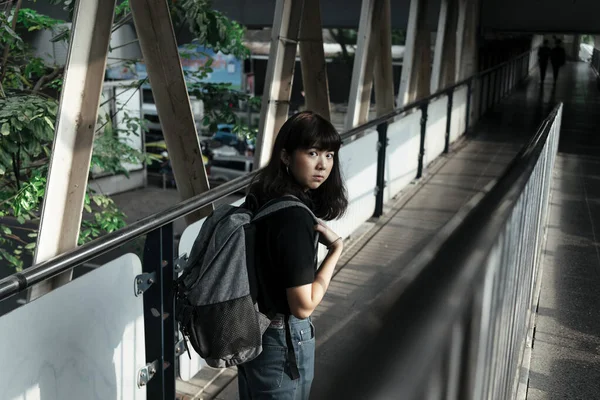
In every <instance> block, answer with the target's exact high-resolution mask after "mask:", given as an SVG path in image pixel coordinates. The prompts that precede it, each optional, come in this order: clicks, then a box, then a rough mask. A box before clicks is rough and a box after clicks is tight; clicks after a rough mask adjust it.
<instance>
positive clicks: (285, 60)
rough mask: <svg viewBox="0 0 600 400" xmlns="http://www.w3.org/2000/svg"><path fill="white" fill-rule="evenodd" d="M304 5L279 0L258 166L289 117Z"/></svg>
mask: <svg viewBox="0 0 600 400" xmlns="http://www.w3.org/2000/svg"><path fill="white" fill-rule="evenodd" d="M303 8H304V0H277V3H276V5H275V15H274V17H273V29H272V36H271V50H270V53H269V62H268V64H267V74H266V78H265V90H264V92H263V98H262V107H261V112H260V123H259V129H258V137H257V139H256V154H255V156H254V166H255V169H256V168H259V167H264V166H265V165H266V164H267V163H268V162H269V158H270V157H271V150H272V149H273V143H274V142H275V137H276V136H277V132H279V129H280V128H281V126H282V125H283V123H284V122H285V120H286V119H287V117H288V111H289V103H290V96H291V94H292V81H293V78H294V67H295V63H296V51H297V47H298V37H299V33H300V22H301V20H302V11H303Z"/></svg>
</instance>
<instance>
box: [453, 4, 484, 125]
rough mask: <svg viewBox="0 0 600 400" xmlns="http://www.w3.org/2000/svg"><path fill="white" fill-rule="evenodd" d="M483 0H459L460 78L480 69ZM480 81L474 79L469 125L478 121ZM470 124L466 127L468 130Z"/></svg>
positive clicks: (464, 77)
mask: <svg viewBox="0 0 600 400" xmlns="http://www.w3.org/2000/svg"><path fill="white" fill-rule="evenodd" d="M480 6H481V0H459V14H458V33H459V36H458V46H457V47H458V52H457V57H458V64H457V70H458V71H457V75H458V78H457V79H458V80H459V81H460V80H463V79H466V78H468V77H469V76H472V75H474V74H475V73H476V72H477V70H478V62H477V61H478V54H477V33H478V27H479V20H480V12H479V10H480ZM479 85H481V82H480V81H474V82H473V86H472V87H471V93H472V95H471V102H470V108H468V110H469V114H470V115H469V116H468V122H469V126H471V125H473V124H474V123H475V122H477V119H478V112H477V110H479V102H480V101H481V99H480V98H479V94H480V90H479V88H480V86H479ZM469 126H466V127H465V129H466V130H467V131H468V130H469Z"/></svg>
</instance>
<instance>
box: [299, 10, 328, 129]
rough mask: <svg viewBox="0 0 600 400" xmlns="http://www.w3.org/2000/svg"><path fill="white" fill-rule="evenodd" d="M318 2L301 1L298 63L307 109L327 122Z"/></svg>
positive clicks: (324, 64) (324, 66) (325, 73)
mask: <svg viewBox="0 0 600 400" xmlns="http://www.w3.org/2000/svg"><path fill="white" fill-rule="evenodd" d="M319 3H320V1H319V0H304V12H303V13H302V23H301V27H300V62H301V66H302V83H303V85H304V94H305V98H306V108H307V109H308V110H311V111H314V112H316V113H317V114H319V115H320V116H322V117H323V118H326V119H328V120H329V119H331V111H330V106H329V84H328V82H327V64H326V63H325V51H324V49H323V29H322V23H321V7H320V4H319Z"/></svg>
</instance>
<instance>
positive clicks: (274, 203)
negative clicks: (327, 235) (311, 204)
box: [252, 195, 319, 223]
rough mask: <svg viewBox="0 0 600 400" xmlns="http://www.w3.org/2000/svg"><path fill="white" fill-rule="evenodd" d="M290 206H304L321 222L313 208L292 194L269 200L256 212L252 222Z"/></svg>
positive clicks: (316, 220)
mask: <svg viewBox="0 0 600 400" xmlns="http://www.w3.org/2000/svg"><path fill="white" fill-rule="evenodd" d="M289 207H300V208H304V209H305V210H306V211H308V212H309V214H310V215H311V216H312V218H313V220H314V221H315V222H316V223H318V222H319V220H318V219H317V217H316V216H315V214H314V213H313V212H312V210H311V209H310V208H308V206H307V205H306V204H304V203H303V202H301V201H300V199H298V198H297V197H295V196H291V195H288V196H284V198H279V199H274V200H271V201H269V202H268V203H267V204H265V205H264V206H262V207H261V208H260V209H259V210H258V211H257V212H256V214H254V218H252V222H257V221H259V220H262V219H264V218H266V217H267V216H269V215H271V214H273V213H275V212H277V211H280V210H283V209H285V208H289Z"/></svg>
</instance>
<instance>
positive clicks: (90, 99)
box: [28, 0, 115, 301]
mask: <svg viewBox="0 0 600 400" xmlns="http://www.w3.org/2000/svg"><path fill="white" fill-rule="evenodd" d="M114 9H115V0H106V1H105V0H79V1H78V2H77V5H76V7H75V12H74V14H73V15H74V16H73V27H72V30H71V40H70V42H69V43H70V45H69V56H68V60H67V65H66V68H65V78H64V84H63V90H62V93H61V98H60V107H59V113H58V118H57V123H56V134H55V137H54V142H53V145H52V155H51V157H50V168H49V171H48V182H47V184H46V196H45V198H44V204H43V207H42V215H41V221H40V229H39V233H38V238H37V247H36V252H35V256H34V260H33V263H34V265H35V264H38V263H40V262H42V261H46V260H48V259H50V258H52V257H54V256H56V255H58V254H61V253H64V252H65V251H67V250H70V249H73V248H75V247H77V239H78V237H79V229H80V226H81V216H82V211H83V201H84V198H85V192H86V187H87V181H88V173H89V169H90V160H91V157H92V147H93V142H94V131H95V129H96V120H97V118H98V105H99V103H100V94H101V91H102V82H103V81H104V72H105V69H106V56H107V53H108V45H109V42H110V32H111V27H112V23H113V15H114ZM71 277H72V272H71V271H69V272H65V273H64V274H62V275H60V276H57V277H56V278H53V279H51V280H48V281H45V282H43V283H41V284H39V285H36V286H34V287H33V288H31V290H30V291H29V293H28V300H29V301H31V300H34V299H36V298H38V297H40V296H42V295H44V294H45V293H48V292H50V291H51V290H53V289H55V288H57V287H59V286H61V285H63V284H65V283H67V282H69V281H70V280H71Z"/></svg>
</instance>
